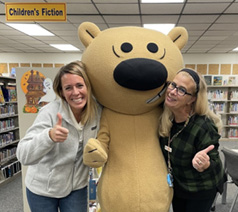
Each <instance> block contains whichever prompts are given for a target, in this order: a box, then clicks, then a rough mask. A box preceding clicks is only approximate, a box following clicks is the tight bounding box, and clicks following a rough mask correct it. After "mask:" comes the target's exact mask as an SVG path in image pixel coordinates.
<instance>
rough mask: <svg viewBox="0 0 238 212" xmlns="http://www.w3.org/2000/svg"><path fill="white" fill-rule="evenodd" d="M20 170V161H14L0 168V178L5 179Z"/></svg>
mask: <svg viewBox="0 0 238 212" xmlns="http://www.w3.org/2000/svg"><path fill="white" fill-rule="evenodd" d="M20 171H21V163H20V162H19V161H15V162H13V163H11V164H9V165H7V166H5V167H2V168H1V178H2V180H4V179H7V178H9V177H12V176H13V175H14V174H16V173H18V172H20Z"/></svg>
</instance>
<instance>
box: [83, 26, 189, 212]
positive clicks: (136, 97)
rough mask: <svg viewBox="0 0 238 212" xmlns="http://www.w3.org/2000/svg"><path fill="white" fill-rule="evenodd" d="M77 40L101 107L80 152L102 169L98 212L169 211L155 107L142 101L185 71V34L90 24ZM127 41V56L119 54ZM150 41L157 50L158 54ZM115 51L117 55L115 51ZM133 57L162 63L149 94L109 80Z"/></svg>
mask: <svg viewBox="0 0 238 212" xmlns="http://www.w3.org/2000/svg"><path fill="white" fill-rule="evenodd" d="M78 32H79V38H80V40H81V41H82V43H83V44H84V45H85V47H87V48H86V51H85V52H84V53H83V57H82V61H83V62H84V64H85V65H86V69H87V74H88V76H89V79H90V81H91V84H92V88H93V91H94V93H95V96H96V98H97V100H98V101H99V102H100V103H101V104H102V105H103V106H104V109H103V113H102V117H101V126H100V131H99V133H98V138H97V139H90V140H89V142H88V144H87V146H86V147H85V149H84V163H85V164H87V165H89V166H91V167H100V166H104V168H103V172H102V176H101V178H100V181H99V185H98V197H99V203H100V206H101V208H102V212H125V211H126V212H167V211H168V210H169V207H170V204H171V200H172V194H173V190H172V189H171V188H169V186H168V184H167V180H166V176H167V168H166V163H165V161H164V159H163V155H162V153H161V149H160V145H159V141H158V135H157V130H158V117H159V115H160V114H161V111H162V109H161V108H160V107H159V106H158V105H159V104H161V103H162V102H163V100H164V97H161V98H160V99H158V100H157V101H155V102H153V103H150V104H148V103H146V101H147V100H148V99H150V98H152V97H154V96H155V95H156V94H157V93H158V92H160V91H161V89H162V88H163V85H164V84H165V83H166V81H169V80H172V79H173V77H174V76H175V73H176V72H177V71H178V70H179V69H181V68H182V67H183V58H182V55H181V52H180V49H181V48H183V47H184V45H185V44H186V42H187V40H188V35H187V31H186V30H185V29H184V28H182V27H176V28H174V29H173V30H171V32H170V33H169V35H168V36H166V35H164V34H162V33H160V32H157V31H153V30H148V29H144V28H140V27H118V28H111V29H107V30H104V31H100V30H99V28H98V27H97V26H96V25H94V24H92V23H89V22H85V23H83V24H81V25H80V26H79V30H78ZM124 42H128V43H130V44H131V45H132V46H133V50H132V51H131V52H126V53H125V52H123V51H122V50H121V48H120V47H121V45H122V43H124ZM148 43H156V44H157V45H158V46H159V51H158V52H157V53H151V52H149V51H148V49H147V44H148ZM113 49H114V51H115V52H116V53H117V55H118V56H116V55H115V54H114V53H113ZM132 58H147V59H152V60H156V61H159V62H160V63H162V64H163V65H164V66H165V67H166V69H167V72H168V77H167V79H166V80H165V81H164V83H163V85H161V86H159V87H158V88H155V89H151V90H143V91H141V90H134V89H128V88H126V87H123V86H121V85H119V84H117V82H115V80H114V78H113V72H114V69H115V67H116V66H117V65H118V64H119V63H121V62H123V61H125V60H129V59H132Z"/></svg>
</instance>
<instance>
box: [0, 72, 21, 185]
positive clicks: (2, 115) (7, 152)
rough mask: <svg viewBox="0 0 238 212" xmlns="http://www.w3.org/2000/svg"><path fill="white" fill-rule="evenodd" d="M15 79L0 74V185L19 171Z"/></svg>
mask: <svg viewBox="0 0 238 212" xmlns="http://www.w3.org/2000/svg"><path fill="white" fill-rule="evenodd" d="M16 95H17V93H16V79H15V78H14V77H2V76H0V168H1V170H0V185H2V184H4V183H6V182H7V181H10V180H12V179H13V178H14V177H15V176H17V175H18V174H19V173H20V171H21V164H20V162H19V161H18V160H17V158H16V148H17V144H18V142H19V125H18V110H17V98H16V97H17V96H16Z"/></svg>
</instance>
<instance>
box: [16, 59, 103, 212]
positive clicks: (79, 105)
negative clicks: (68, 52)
mask: <svg viewBox="0 0 238 212" xmlns="http://www.w3.org/2000/svg"><path fill="white" fill-rule="evenodd" d="M53 88H54V91H55V93H56V94H57V96H58V97H59V98H58V99H57V100H55V101H53V102H50V103H49V104H47V105H46V106H44V107H43V108H42V109H41V110H40V112H39V113H38V115H37V117H36V119H35V121H34V123H33V125H32V126H31V127H30V128H29V129H28V131H27V133H26V135H25V136H24V138H22V139H21V141H20V142H19V144H18V148H17V157H18V159H19V161H20V162H21V163H22V164H23V165H27V166H28V169H27V173H26V178H25V184H26V193H27V199H28V203H29V206H30V209H31V211H32V212H43V211H44V212H58V209H60V212H79V211H80V212H87V207H88V202H87V185H88V172H89V168H88V167H87V166H85V165H84V164H83V157H82V155H83V148H84V146H85V144H86V142H87V141H88V139H89V138H92V137H94V138H95V137H96V135H97V130H98V128H99V116H100V111H101V110H100V107H98V106H97V104H96V102H95V100H94V98H93V96H92V92H91V86H90V83H89V80H88V78H87V76H86V74H85V70H84V66H83V64H82V63H81V62H80V61H75V62H72V63H69V64H67V65H66V66H63V67H62V68H61V69H60V70H59V72H58V73H57V75H56V77H55V79H54V83H53Z"/></svg>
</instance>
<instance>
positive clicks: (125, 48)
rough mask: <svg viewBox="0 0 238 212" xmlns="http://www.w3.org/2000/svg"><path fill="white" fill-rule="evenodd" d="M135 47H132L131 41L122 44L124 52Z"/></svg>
mask: <svg viewBox="0 0 238 212" xmlns="http://www.w3.org/2000/svg"><path fill="white" fill-rule="evenodd" d="M132 49H133V47H132V45H131V44H130V43H123V44H122V45H121V50H122V51H123V52H126V53H127V52H130V51H131V50H132Z"/></svg>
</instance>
